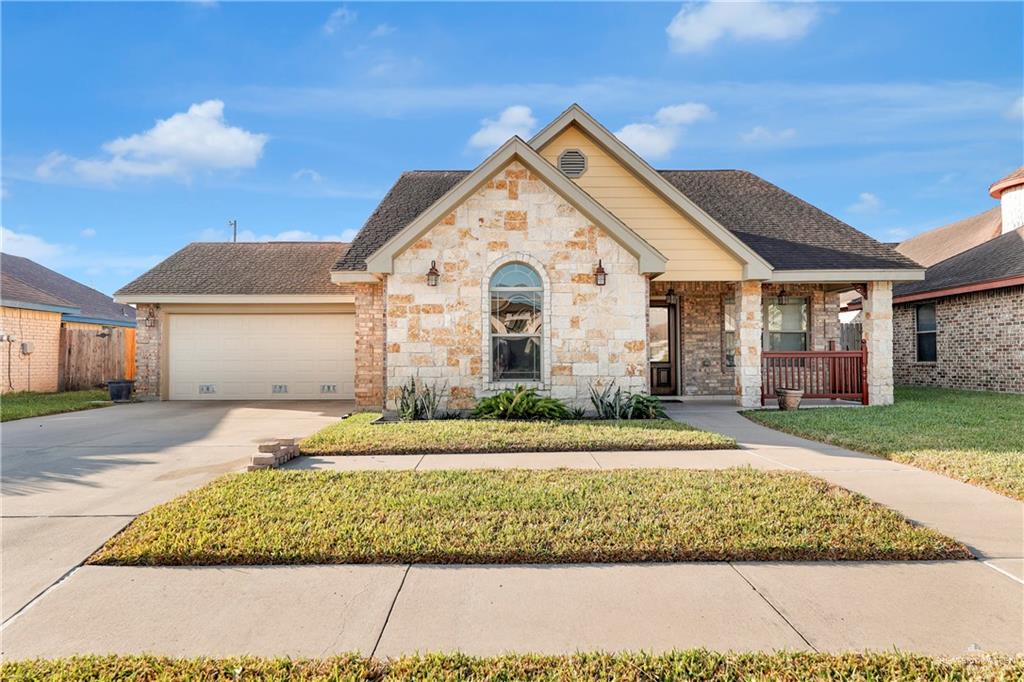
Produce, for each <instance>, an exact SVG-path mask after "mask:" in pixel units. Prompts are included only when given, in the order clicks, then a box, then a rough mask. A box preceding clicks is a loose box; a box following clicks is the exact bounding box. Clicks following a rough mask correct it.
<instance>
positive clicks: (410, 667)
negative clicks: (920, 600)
mask: <svg viewBox="0 0 1024 682" xmlns="http://www.w3.org/2000/svg"><path fill="white" fill-rule="evenodd" d="M1022 676H1024V658H1022V657H1009V656H997V655H985V656H976V657H971V658H957V659H941V658H932V657H929V656H920V655H913V654H901V653H897V652H884V653H851V654H820V653H789V652H776V653H746V654H741V653H717V652H712V651H705V650H689V651H678V652H671V653H666V654H658V655H654V654H644V653H622V654H604V653H593V654H584V653H578V654H572V655H566V656H536V655H529V654H526V655H517V654H506V655H503V656H495V657H490V658H476V657H471V656H465V655H462V654H433V655H430V654H427V655H418V656H406V657H402V658H396V659H390V660H375V659H369V658H364V657H362V656H358V655H354V654H353V655H347V656H337V657H333V658H327V659H321V660H309V659H298V660H290V659H285V658H255V657H239V658H223V659H211V658H193V659H180V658H179V659H175V658H161V657H156V656H81V657H75V658H63V659H55V660H39V661H25V662H16V663H4V664H3V666H2V667H0V677H2V678H3V679H5V680H10V682H28V681H29V680H44V679H45V680H57V681H61V682H72V681H74V682H78V681H79V680H83V681H86V680H96V681H99V680H103V681H107V682H113V681H116V680H134V681H147V680H162V681H165V682H176V681H181V682H185V681H188V682H193V681H200V682H206V681H214V680H216V681H220V680H224V681H227V680H230V681H232V682H234V681H243V682H244V681H257V680H267V681H270V680H274V681H278V680H304V681H306V682H317V681H320V680H331V681H335V680H352V681H356V680H373V681H377V680H460V681H466V682H470V681H475V680H510V681H511V680H551V681H552V682H554V681H556V680H558V681H561V680H580V681H588V680H617V681H619V682H648V681H650V680H666V681H668V680H692V681H694V682H700V681H715V682H739V681H741V680H764V681H767V680H786V681H791V682H796V681H802V680H993V681H994V680H1006V681H1009V680H1019V679H1021V678H1022Z"/></svg>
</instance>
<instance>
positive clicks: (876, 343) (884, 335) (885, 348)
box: [862, 282, 892, 405]
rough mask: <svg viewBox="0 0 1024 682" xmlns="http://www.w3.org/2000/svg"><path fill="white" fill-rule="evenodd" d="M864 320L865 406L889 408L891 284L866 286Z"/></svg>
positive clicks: (872, 283)
mask: <svg viewBox="0 0 1024 682" xmlns="http://www.w3.org/2000/svg"><path fill="white" fill-rule="evenodd" d="M863 318H864V319H863V322H862V324H863V327H862V331H863V334H864V342H865V344H866V345H867V349H868V372H867V374H868V404H869V405H892V282H868V286H867V296H864V301H863Z"/></svg>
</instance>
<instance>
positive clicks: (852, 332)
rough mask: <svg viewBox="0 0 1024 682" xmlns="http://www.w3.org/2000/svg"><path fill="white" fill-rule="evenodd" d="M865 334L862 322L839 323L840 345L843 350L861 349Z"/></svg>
mask: <svg viewBox="0 0 1024 682" xmlns="http://www.w3.org/2000/svg"><path fill="white" fill-rule="evenodd" d="M863 335H864V332H863V329H862V328H861V324H860V322H843V323H841V324H840V325H839V347H840V348H841V349H842V350H860V339H861V337H862V336H863Z"/></svg>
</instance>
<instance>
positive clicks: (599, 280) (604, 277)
mask: <svg viewBox="0 0 1024 682" xmlns="http://www.w3.org/2000/svg"><path fill="white" fill-rule="evenodd" d="M607 282H608V273H607V272H605V269H604V266H603V265H602V264H601V259H600V258H599V259H598V260H597V269H596V270H594V284H596V285H597V286H599V287H603V286H604V285H605V283H607Z"/></svg>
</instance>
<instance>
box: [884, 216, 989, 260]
mask: <svg viewBox="0 0 1024 682" xmlns="http://www.w3.org/2000/svg"><path fill="white" fill-rule="evenodd" d="M1000 213H1001V212H1000V209H999V206H994V207H992V208H990V209H989V210H987V211H984V212H982V213H979V214H978V215H973V216H971V217H970V218H964V219H963V220H958V221H956V222H955V223H950V224H948V225H943V226H941V227H936V228H934V229H931V230H928V231H927V232H922V233H921V234H919V235H915V236H913V237H911V238H910V239H907V240H906V241H904V242H901V243H900V244H899V246H897V247H896V249H897V250H898V251H899V252H900V253H902V254H903V255H905V256H909V257H910V258H913V259H914V260H916V261H917V262H918V263H920V264H921V265H924V266H925V267H931V266H932V265H935V264H936V263H939V262H941V261H944V260H946V259H947V258H951V257H953V256H955V255H956V254H958V253H963V252H964V251H966V250H967V249H973V248H974V247H975V246H978V245H980V244H984V243H985V242H987V241H989V240H990V239H994V238H996V237H998V236H999V234H1000V232H1002V218H1001V216H1000Z"/></svg>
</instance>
